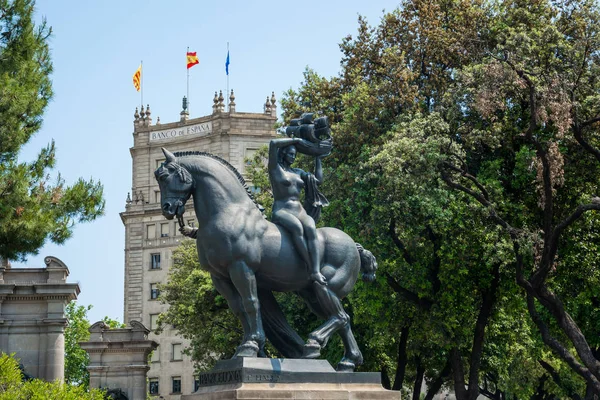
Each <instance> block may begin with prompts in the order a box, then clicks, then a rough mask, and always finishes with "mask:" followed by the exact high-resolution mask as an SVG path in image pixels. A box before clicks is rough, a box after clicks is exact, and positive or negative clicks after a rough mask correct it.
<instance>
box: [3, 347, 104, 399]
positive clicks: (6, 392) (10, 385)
mask: <svg viewBox="0 0 600 400" xmlns="http://www.w3.org/2000/svg"><path fill="white" fill-rule="evenodd" d="M103 399H104V393H103V392H102V391H100V390H98V389H92V390H90V391H88V390H87V389H86V388H84V387H82V386H72V385H69V384H67V383H62V382H60V381H54V382H46V381H43V380H41V379H33V380H29V381H24V380H23V376H22V374H21V371H20V370H19V362H18V361H17V360H16V359H15V358H13V357H11V356H10V355H8V354H0V400H103Z"/></svg>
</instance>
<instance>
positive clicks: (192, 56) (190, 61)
mask: <svg viewBox="0 0 600 400" xmlns="http://www.w3.org/2000/svg"><path fill="white" fill-rule="evenodd" d="M196 64H200V61H198V56H197V55H196V52H195V51H188V52H187V67H188V69H190V68H192V67H193V66H194V65H196Z"/></svg>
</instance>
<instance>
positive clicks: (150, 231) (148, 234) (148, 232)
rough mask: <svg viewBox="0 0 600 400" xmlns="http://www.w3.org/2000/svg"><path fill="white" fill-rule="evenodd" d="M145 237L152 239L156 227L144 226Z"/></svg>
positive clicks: (154, 235)
mask: <svg viewBox="0 0 600 400" xmlns="http://www.w3.org/2000/svg"><path fill="white" fill-rule="evenodd" d="M146 237H147V238H148V239H154V238H155V237H156V225H154V224H152V225H146Z"/></svg>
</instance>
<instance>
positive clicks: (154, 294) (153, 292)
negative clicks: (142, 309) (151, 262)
mask: <svg viewBox="0 0 600 400" xmlns="http://www.w3.org/2000/svg"><path fill="white" fill-rule="evenodd" d="M159 295H160V290H159V289H158V283H151V284H150V299H152V300H156V299H158V296H159Z"/></svg>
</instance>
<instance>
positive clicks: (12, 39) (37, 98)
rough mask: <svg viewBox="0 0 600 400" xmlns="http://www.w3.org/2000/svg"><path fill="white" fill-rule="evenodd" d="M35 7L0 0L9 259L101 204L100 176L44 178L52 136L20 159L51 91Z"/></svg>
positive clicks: (3, 211)
mask: <svg viewBox="0 0 600 400" xmlns="http://www.w3.org/2000/svg"><path fill="white" fill-rule="evenodd" d="M33 14H34V2H33V1H32V0H0V120H1V121H2V124H0V257H2V258H4V259H13V260H23V259H25V257H26V256H27V255H28V254H36V253H37V251H38V249H39V248H40V247H42V246H43V245H44V243H45V242H46V240H48V239H49V240H51V241H52V242H54V243H64V242H65V240H67V239H68V238H69V237H70V236H71V234H72V228H73V226H74V224H75V223H76V222H88V221H92V220H94V219H96V218H97V217H98V216H100V215H102V213H103V210H104V200H103V198H102V185H101V184H100V183H98V182H94V181H93V180H89V181H88V180H84V179H79V180H78V181H77V182H76V183H75V184H73V185H71V186H68V185H66V184H65V181H64V180H63V179H62V178H61V177H60V174H58V176H57V177H56V178H55V179H51V178H50V175H49V172H50V171H51V170H52V169H53V168H54V165H55V162H56V161H55V146H54V142H51V143H50V144H49V145H48V146H47V147H45V148H44V149H42V150H41V151H40V153H39V155H38V156H37V158H36V159H35V160H34V161H32V162H19V161H18V153H19V150H20V149H21V147H22V146H23V145H24V144H26V143H27V142H28V141H29V139H30V138H31V137H32V135H33V134H35V133H36V132H37V131H38V130H39V129H40V127H41V124H42V114H43V112H44V109H45V108H46V105H47V104H48V102H49V101H50V99H51V97H52V84H51V80H50V73H51V72H52V61H51V58H50V50H49V47H48V40H49V37H50V35H51V29H50V28H49V27H47V25H46V22H45V21H42V23H41V24H40V25H39V26H35V24H34V22H33Z"/></svg>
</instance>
